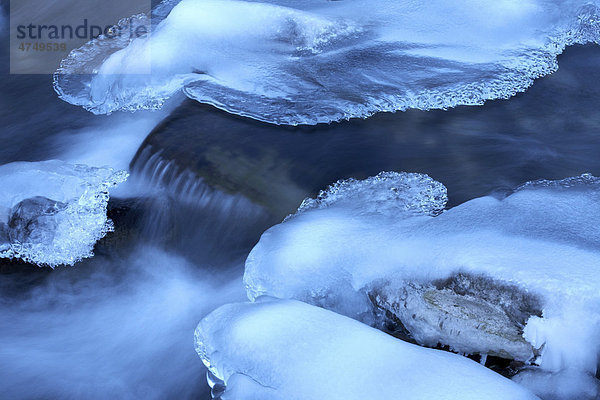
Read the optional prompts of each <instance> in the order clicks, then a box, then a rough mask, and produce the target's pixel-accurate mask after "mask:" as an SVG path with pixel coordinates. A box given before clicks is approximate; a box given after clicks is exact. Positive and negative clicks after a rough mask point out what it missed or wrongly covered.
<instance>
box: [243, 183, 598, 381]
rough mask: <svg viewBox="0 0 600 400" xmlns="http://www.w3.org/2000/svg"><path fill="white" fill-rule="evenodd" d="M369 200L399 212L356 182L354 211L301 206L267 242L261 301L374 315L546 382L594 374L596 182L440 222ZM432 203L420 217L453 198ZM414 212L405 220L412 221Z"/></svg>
mask: <svg viewBox="0 0 600 400" xmlns="http://www.w3.org/2000/svg"><path fill="white" fill-rule="evenodd" d="M397 177H398V179H399V180H400V181H404V182H416V187H415V188H413V189H405V191H406V192H407V193H408V194H409V196H413V195H414V193H415V190H416V192H418V191H419V189H418V188H419V187H420V185H421V182H424V180H423V179H422V178H419V179H416V177H414V176H413V177H411V175H406V174H399V175H397ZM338 186H339V184H338ZM342 186H344V184H342ZM393 186H394V187H400V186H401V182H399V183H397V184H395V185H393ZM426 186H427V187H435V185H433V184H432V183H428V184H427V185H426ZM353 187H354V188H355V190H352V188H353ZM366 188H371V189H372V196H373V198H375V199H381V198H386V197H387V196H389V197H390V201H391V202H395V201H396V200H394V199H393V196H392V195H390V193H388V192H390V191H393V190H392V188H391V187H389V186H385V185H384V186H380V187H377V186H373V185H372V180H367V181H366V183H364V184H363V183H362V182H360V181H352V182H350V183H348V187H347V189H346V191H347V192H348V194H347V196H348V198H353V199H355V201H354V202H350V204H348V203H347V202H346V201H345V200H341V201H335V200H334V201H329V202H327V200H325V201H324V200H321V201H320V204H322V205H324V206H323V207H321V208H319V207H313V208H310V209H306V208H301V210H300V211H299V212H298V213H297V214H295V215H293V216H291V217H289V218H288V219H287V220H286V221H285V222H284V223H282V224H280V225H276V226H274V227H273V228H271V229H269V230H268V231H267V232H266V233H264V234H263V236H262V237H261V239H260V241H259V243H258V244H257V245H256V246H255V248H254V249H253V250H252V252H251V253H250V255H249V257H248V259H247V261H246V272H245V275H244V281H245V284H246V287H247V291H248V295H249V297H250V299H255V298H257V297H258V296H261V295H270V296H274V297H278V298H295V299H300V300H303V301H307V302H310V303H313V304H317V305H320V306H323V307H326V308H329V309H332V310H334V311H337V312H339V313H342V314H344V315H348V316H351V317H353V318H357V319H360V320H362V321H365V322H367V323H371V324H374V325H376V324H377V323H378V318H377V317H378V315H377V313H375V315H374V307H373V306H374V305H375V306H376V308H378V309H379V310H376V311H380V310H384V311H387V312H388V313H389V312H391V313H392V314H394V317H395V318H397V319H400V320H401V321H400V322H401V323H402V324H403V325H404V328H406V329H407V330H408V331H409V332H410V334H411V335H412V337H413V338H414V339H415V340H417V341H420V342H421V343H422V344H426V345H435V344H436V343H437V342H439V343H441V344H443V345H448V346H450V347H451V348H452V349H454V350H456V351H459V352H464V353H482V354H487V353H491V354H496V355H503V354H504V353H506V354H504V355H505V356H506V355H507V356H509V358H515V359H519V360H522V361H532V362H535V363H536V364H538V365H540V366H541V367H542V368H543V369H545V370H548V371H559V370H562V369H564V368H572V369H575V370H577V371H581V372H585V373H588V374H592V375H593V374H594V373H595V372H596V368H597V365H598V359H599V353H600V339H599V338H600V311H599V310H600V307H599V306H600V270H599V268H600V251H599V250H600V228H599V227H600V180H599V179H598V178H595V177H592V176H591V175H583V176H581V177H576V178H570V179H566V180H563V181H554V182H550V181H539V182H535V183H529V184H526V185H524V186H522V187H521V188H519V189H517V190H516V191H514V192H513V193H512V194H510V195H509V196H507V197H505V198H503V199H498V198H494V197H483V198H478V199H474V200H471V201H469V202H467V203H464V204H462V205H460V206H457V207H454V208H452V209H450V210H447V211H445V212H443V213H442V214H441V215H438V216H432V214H431V213H429V212H423V213H420V214H419V213H413V212H403V211H398V212H397V213H395V214H394V213H390V212H382V213H379V214H378V213H377V212H374V210H375V209H377V208H381V209H383V210H390V209H393V207H391V206H390V207H381V206H377V207H375V208H374V207H373V204H371V202H370V200H369V196H366V195H365V196H363V195H354V193H362V192H365V190H366ZM378 190H383V191H384V193H379V192H378ZM425 193H426V194H425V197H423V198H420V197H419V196H414V198H413V199H412V200H411V202H414V204H415V205H418V207H416V208H415V209H424V210H427V207H423V205H422V203H423V201H425V199H426V198H434V199H441V198H443V197H444V196H445V191H444V190H443V189H439V192H438V194H437V195H435V196H431V192H429V191H426V192H425ZM332 195H335V191H334V192H332ZM325 197H326V198H327V195H325ZM344 197H346V196H344ZM332 199H333V198H332ZM403 201H404V200H400V201H399V203H400V204H401V207H399V208H398V209H399V210H400V209H411V207H407V206H406V204H403ZM309 202H310V201H309ZM305 203H306V202H305ZM438 207H439V205H438V204H436V205H435V207H434V208H435V209H438ZM361 209H364V210H369V212H367V213H361V212H360V210H361ZM433 215H435V214H433ZM378 297H379V298H378ZM474 319H475V320H476V321H474ZM534 355H535V356H536V357H535V359H531V360H528V359H529V358H530V357H532V356H534Z"/></svg>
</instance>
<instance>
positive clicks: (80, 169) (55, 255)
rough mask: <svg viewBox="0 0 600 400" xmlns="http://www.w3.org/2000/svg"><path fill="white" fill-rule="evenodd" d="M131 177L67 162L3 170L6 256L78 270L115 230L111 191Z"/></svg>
mask: <svg viewBox="0 0 600 400" xmlns="http://www.w3.org/2000/svg"><path fill="white" fill-rule="evenodd" d="M126 178H127V173H126V172H124V171H121V172H115V171H114V170H113V169H111V168H92V167H88V166H85V165H72V164H67V163H64V162H62V161H43V162H31V163H28V162H15V163H11V164H6V165H2V166H0V187H1V188H2V190H1V191H0V234H1V233H2V232H1V231H2V230H5V231H6V237H5V239H4V243H3V241H2V237H1V235H0V257H3V258H20V259H22V260H24V261H28V262H32V263H35V264H39V265H49V266H51V267H55V266H57V265H61V264H67V265H72V264H74V263H75V262H77V261H79V260H81V259H82V258H86V257H91V256H92V250H93V248H94V244H95V243H96V241H97V240H99V239H101V238H102V237H104V235H106V233H107V232H109V231H111V230H112V222H111V221H110V220H108V218H107V216H106V207H107V204H108V198H109V195H108V191H109V189H110V188H111V187H113V186H115V185H117V184H119V183H121V182H123V181H125V179H126Z"/></svg>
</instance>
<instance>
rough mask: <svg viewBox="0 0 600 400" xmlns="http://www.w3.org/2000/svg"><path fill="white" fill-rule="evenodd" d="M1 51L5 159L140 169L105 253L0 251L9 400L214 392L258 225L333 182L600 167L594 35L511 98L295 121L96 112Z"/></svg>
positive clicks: (0, 351) (116, 214)
mask: <svg viewBox="0 0 600 400" xmlns="http://www.w3.org/2000/svg"><path fill="white" fill-rule="evenodd" d="M3 40H6V37H3ZM5 48H7V46H4V45H3V46H2V49H5ZM1 57H2V60H3V61H2V73H1V75H0V109H1V111H0V127H1V128H0V143H2V144H1V145H0V164H4V163H9V162H12V161H17V160H27V161H34V160H46V159H54V158H58V159H62V160H65V161H69V162H77V163H86V164H89V165H105V164H107V165H111V166H113V167H115V168H123V169H127V168H130V170H131V172H132V176H131V178H130V181H129V183H128V184H126V185H125V186H124V187H122V188H120V189H119V190H118V191H117V192H116V193H115V195H114V196H113V198H112V199H111V204H110V207H109V208H110V211H109V212H110V216H111V217H112V218H113V220H114V221H115V225H116V232H115V233H113V234H109V236H108V237H107V238H106V239H104V240H103V241H101V242H100V243H99V244H98V245H97V247H96V256H95V257H94V258H92V259H88V260H85V261H83V262H80V263H78V264H76V265H75V266H72V267H60V268H57V269H55V270H50V269H48V268H38V267H32V266H28V265H25V264H20V263H17V262H14V263H10V262H7V261H2V262H0V321H1V322H0V343H1V345H0V388H1V389H0V393H1V394H0V397H2V398H7V399H46V398H61V399H80V398H91V399H94V398H98V399H100V398H107V397H115V398H148V399H153V398H157V399H158V398H160V399H165V398H173V399H187V398H190V399H191V398H208V397H209V392H208V388H207V386H206V384H205V380H204V375H205V373H206V372H205V369H204V367H203V366H202V363H201V362H200V360H199V359H198V357H197V355H196V353H195V351H194V347H193V332H194V328H195V326H196V324H197V323H198V321H199V320H200V319H201V318H202V317H203V316H205V315H206V314H207V313H208V312H210V311H212V310H213V309H214V308H216V307H217V306H219V305H221V304H224V303H228V302H232V301H236V300H240V299H243V298H244V297H245V294H244V290H243V287H242V282H241V276H242V273H243V263H244V259H245V257H246V255H247V253H248V252H249V250H250V249H251V248H252V246H253V245H254V244H255V243H256V242H257V240H258V238H259V237H260V234H261V233H262V232H263V231H264V230H265V229H266V228H268V227H269V226H270V225H272V224H274V223H276V222H278V221H279V219H280V218H282V217H283V216H285V214H286V213H289V212H292V211H293V210H294V208H295V207H296V206H298V205H299V202H300V200H301V199H302V197H303V196H305V195H312V194H314V193H315V192H316V191H317V190H318V189H320V188H323V187H325V186H326V185H327V184H329V183H331V182H333V181H335V180H337V179H342V178H347V177H350V176H353V177H356V178H363V177H366V176H369V175H374V174H376V173H378V172H379V171H381V170H398V171H415V172H423V173H428V174H430V175H431V176H432V177H434V178H435V179H437V180H438V181H441V182H444V183H445V184H446V186H447V187H448V189H449V197H450V204H458V203H461V202H463V201H465V200H468V199H471V198H474V197H477V196H481V195H484V194H488V193H493V192H495V191H506V190H510V189H511V188H514V187H515V186H517V185H518V184H520V183H522V182H525V181H528V180H532V179H537V178H547V179H559V178H564V177H567V176H574V175H578V174H581V173H584V172H590V173H592V174H595V175H599V174H600V157H598V154H600V140H599V139H600V116H599V115H598V113H597V110H598V108H599V106H600V100H599V99H598V97H597V93H598V89H600V87H599V86H598V85H600V68H598V67H599V66H600V48H598V47H595V46H593V45H588V46H579V47H571V48H569V49H567V51H566V53H565V54H564V55H562V56H561V57H560V58H559V64H560V69H559V71H558V72H556V73H555V74H554V75H550V76H548V77H546V78H542V79H540V80H538V81H537V82H536V83H535V84H534V85H533V87H531V88H530V89H529V90H528V91H526V92H525V93H522V94H519V95H518V96H517V97H515V98H513V99H511V100H496V101H492V102H489V103H487V104H485V105H484V106H481V107H467V106H463V107H458V108H454V109H450V110H448V111H443V110H438V111H418V110H413V111H407V112H399V113H395V114H378V115H375V116H374V117H372V118H369V119H366V120H361V119H359V120H351V121H347V122H341V123H333V124H331V125H318V126H314V127H300V128H290V127H287V128H286V127H278V126H272V125H267V124H262V123H259V122H256V121H251V120H247V119H244V118H242V117H237V116H232V115H229V114H226V113H224V112H222V111H219V110H215V109H213V108H211V107H209V106H202V105H198V104H196V103H193V102H191V100H185V101H184V102H183V103H182V105H181V106H179V107H178V105H179V104H180V103H181V98H178V97H175V98H173V99H171V100H170V102H169V103H167V105H166V106H165V107H163V109H162V110H160V111H155V112H152V111H141V112H137V113H135V114H129V113H118V112H117V113H114V114H112V115H109V116H106V115H93V114H91V113H88V112H87V111H84V110H83V109H81V108H79V107H75V106H72V105H70V104H67V103H65V102H63V101H61V100H60V99H59V98H58V97H57V95H56V93H55V92H54V91H53V89H52V79H51V77H50V76H47V75H22V76H20V75H9V74H8V66H7V65H8V62H7V54H6V53H2V55H1ZM161 120H164V122H163V123H162V124H159V122H160V121H161ZM153 129H154V131H153ZM151 131H153V133H152V135H151V136H150V137H149V138H148V140H147V141H146V142H144V139H145V138H146V137H147V136H148V134H150V132H151ZM200 138H202V140H200ZM198 142H201V143H207V142H208V143H209V145H210V146H212V147H210V148H211V149H214V148H219V149H227V150H228V151H225V152H224V153H223V154H225V156H223V157H225V160H226V161H227V160H231V161H232V162H233V165H239V166H240V167H239V169H234V170H233V171H227V172H225V173H223V174H222V175H221V176H216V177H215V176H202V175H201V174H202V172H203V171H204V170H203V169H202V168H200V167H199V166H198V163H197V160H198V159H201V158H202V157H204V156H205V154H204V153H203V151H205V149H204V148H202V146H199V145H198ZM261 152H265V154H267V155H268V157H267V156H264V157H263V155H264V154H263V153H261ZM211 154H213V155H214V153H211ZM219 154H220V153H219ZM257 154H258V155H257ZM227 157H230V158H227ZM207 159H208V158H207ZM236 163H239V164H236ZM265 163H267V164H268V166H267V167H265ZM269 163H270V164H269ZM215 165H221V164H219V163H218V162H215V163H213V164H211V168H212V167H214V166H215ZM243 168H248V170H252V169H254V170H256V171H258V172H257V173H256V174H255V176H254V177H247V176H245V175H244V170H243ZM280 169H284V170H285V174H283V175H284V178H281V180H277V179H271V177H273V176H278V177H281V175H278V174H277V173H274V171H279V170H280ZM240 174H241V175H244V176H242V177H240V176H239V175H240ZM261 174H264V177H263V178H262V179H261V178H260V177H261ZM220 178H222V179H224V180H228V182H233V183H234V184H232V185H225V184H224V183H222V182H221V183H222V184H219V182H218V181H217V182H214V181H215V180H218V179H220ZM211 180H212V181H211ZM269 183H272V184H273V187H274V189H273V190H272V191H271V190H270V189H269ZM223 187H225V188H223ZM220 189H223V190H220ZM225 189H227V190H225ZM0 190H2V188H0ZM252 190H254V191H253V192H252ZM286 191H289V193H292V194H291V195H290V197H289V198H288V197H286V200H285V201H283V200H282V201H280V200H278V199H279V198H280V197H277V196H280V195H281V193H286ZM250 192H252V193H253V195H248V193H250ZM257 193H258V194H257ZM284 197H285V196H284ZM257 199H258V200H257ZM269 199H275V200H272V201H271V200H269ZM273 203H277V204H276V205H277V206H276V207H275V206H273Z"/></svg>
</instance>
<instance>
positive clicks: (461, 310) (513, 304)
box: [369, 274, 541, 361]
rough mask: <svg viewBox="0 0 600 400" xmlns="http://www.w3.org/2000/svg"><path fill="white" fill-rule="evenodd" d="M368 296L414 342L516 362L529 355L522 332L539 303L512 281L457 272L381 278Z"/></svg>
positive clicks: (531, 353) (389, 323)
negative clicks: (425, 279)
mask: <svg viewBox="0 0 600 400" xmlns="http://www.w3.org/2000/svg"><path fill="white" fill-rule="evenodd" d="M369 297H370V299H371V301H372V302H373V303H374V305H375V306H376V307H377V308H379V309H380V310H382V311H384V312H385V314H386V316H387V317H388V318H387V319H388V321H387V326H388V329H389V330H391V331H393V332H398V334H400V335H402V334H403V333H405V334H408V335H410V337H411V338H412V339H414V340H415V341H416V342H417V343H419V344H422V345H426V346H432V347H434V346H437V345H442V346H446V345H447V346H449V347H450V348H451V349H452V350H454V351H457V352H460V353H468V354H482V355H488V354H489V355H493V356H497V357H502V358H507V359H514V360H518V361H528V360H530V359H531V358H532V357H533V356H534V349H533V347H532V346H531V345H530V344H529V343H527V342H526V341H525V339H524V338H523V336H522V334H523V327H524V326H525V324H526V322H527V319H528V318H529V317H530V316H532V315H538V316H539V315H540V314H541V308H540V304H539V302H538V300H537V299H536V298H535V297H534V296H532V295H530V294H529V293H525V292H523V291H522V290H519V289H518V288H517V287H516V286H511V285H507V284H503V283H499V282H495V281H492V280H490V279H487V278H484V277H477V276H471V275H466V274H457V275H455V276H453V277H451V278H449V279H447V280H443V281H435V282H429V283H415V282H395V283H390V282H387V283H385V284H383V285H381V286H377V288H374V289H373V290H372V291H371V293H370V296H369Z"/></svg>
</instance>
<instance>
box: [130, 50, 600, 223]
mask: <svg viewBox="0 0 600 400" xmlns="http://www.w3.org/2000/svg"><path fill="white" fill-rule="evenodd" d="M559 61H560V69H559V71H558V72H556V73H554V74H552V75H550V76H547V77H544V78H542V79H539V80H538V81H536V82H535V84H534V85H533V86H532V87H531V88H530V89H529V90H528V91H527V92H525V93H521V94H518V95H517V96H516V97H513V98H511V99H509V100H497V101H492V102H488V103H486V104H485V105H484V106H482V107H467V106H463V107H458V108H455V109H450V110H447V111H443V110H432V111H418V110H411V111H408V112H400V113H395V114H378V115H375V116H374V117H372V118H369V119H367V120H352V121H349V122H341V123H333V124H330V125H319V126H313V127H299V128H292V127H278V126H272V125H267V124H262V123H258V122H255V121H252V120H248V119H243V118H238V117H234V116H231V115H228V114H225V113H222V112H219V111H215V110H214V109H212V108H210V107H208V106H204V105H202V104H198V103H196V102H192V101H188V102H186V103H184V104H183V105H182V106H180V108H179V109H177V110H176V111H175V112H174V113H173V114H172V115H171V116H170V117H169V118H167V119H166V120H165V121H163V123H162V124H161V125H159V126H158V127H157V128H156V129H155V131H154V132H153V133H152V134H151V135H150V136H149V137H148V139H147V140H146V143H145V145H146V146H148V145H150V146H151V148H150V149H148V150H147V153H148V152H150V153H152V152H158V151H160V152H161V157H163V158H165V159H169V160H175V161H176V162H177V163H179V164H180V165H181V166H182V167H185V168H188V169H191V170H192V171H195V172H196V173H197V174H198V175H200V176H202V177H204V178H205V179H206V180H207V181H208V182H210V183H211V184H213V185H215V186H218V187H221V188H223V189H225V190H226V191H233V192H238V191H239V192H241V193H244V194H246V195H247V196H248V197H250V198H251V199H253V200H255V201H256V202H258V203H261V204H265V205H267V207H270V208H273V209H274V212H276V213H279V214H281V213H283V214H285V212H290V211H292V210H293V209H295V207H297V205H298V204H299V203H300V201H301V200H302V198H303V197H304V196H305V195H313V194H314V193H316V192H317V191H318V190H319V189H322V188H324V187H326V185H328V184H330V183H332V182H334V181H336V180H338V179H344V178H349V177H355V178H365V177H367V176H372V175H375V174H377V173H378V172H380V171H384V170H386V171H391V170H393V171H407V172H423V173H427V174H429V175H431V176H432V177H433V178H435V179H437V180H439V181H440V182H442V183H444V184H445V185H446V186H447V187H448V190H449V196H450V205H455V204H459V203H462V202H464V201H467V200H469V199H472V198H474V197H478V196H482V195H486V194H489V193H492V192H494V191H497V190H506V189H510V188H514V187H516V186H518V185H520V184H521V183H524V182H526V181H529V180H534V179H541V178H545V179H560V178H565V177H568V176H573V175H579V174H581V173H584V172H591V173H593V174H600V157H599V154H600V141H599V140H598V139H600V113H598V108H599V106H600V97H599V96H598V90H599V89H600V68H599V67H600V48H598V46H594V45H590V46H578V47H572V48H569V49H567V51H566V52H565V53H564V54H563V55H562V56H561V57H560V60H559ZM142 156H146V157H147V154H140V153H138V159H137V160H136V161H135V162H134V167H139V164H140V163H142V164H143V162H144V161H143V160H140V158H143V157H142Z"/></svg>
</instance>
